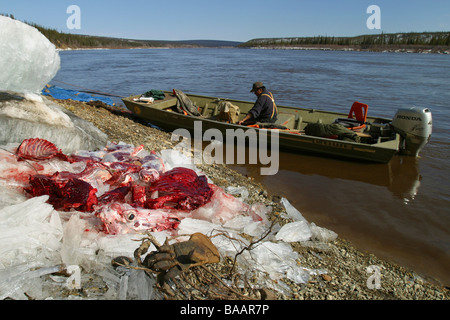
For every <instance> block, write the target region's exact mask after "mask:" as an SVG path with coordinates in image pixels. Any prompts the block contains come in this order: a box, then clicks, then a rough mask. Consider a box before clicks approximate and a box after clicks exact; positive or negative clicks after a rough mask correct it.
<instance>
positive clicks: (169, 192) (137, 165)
mask: <svg viewBox="0 0 450 320" xmlns="http://www.w3.org/2000/svg"><path fill="white" fill-rule="evenodd" d="M15 155H16V158H17V161H18V162H22V161H26V162H27V163H28V164H29V165H31V166H33V168H34V170H31V171H29V172H28V173H29V175H28V177H29V180H28V181H27V183H25V186H24V190H25V192H26V193H27V194H29V195H30V196H32V197H37V196H42V195H48V196H49V200H48V203H50V204H51V205H53V207H54V208H55V209H56V210H59V211H70V210H77V211H82V212H92V213H93V214H94V215H95V216H96V217H98V218H99V219H100V220H101V222H102V225H103V231H104V232H105V233H110V234H120V233H129V232H145V231H162V230H168V229H175V228H176V227H177V226H178V224H179V223H180V221H181V220H182V219H184V218H186V217H194V218H199V219H203V220H209V221H211V222H222V223H224V222H226V221H228V220H230V219H232V218H234V217H235V216H237V215H241V214H243V215H250V216H251V217H252V218H253V220H254V221H261V217H259V216H258V215H257V214H256V213H255V212H253V211H252V210H251V208H250V206H248V205H247V204H245V203H243V202H241V201H240V200H238V199H236V198H235V197H233V196H230V195H228V194H226V193H225V192H224V191H223V190H222V189H221V188H219V187H217V186H215V185H214V184H210V183H208V181H207V178H206V176H204V175H197V173H196V172H195V171H194V170H192V169H189V168H185V167H176V168H173V169H171V170H169V171H166V170H165V166H164V161H163V160H162V159H161V158H160V157H159V156H157V155H156V153H154V152H153V153H148V152H147V151H145V150H144V149H143V146H139V147H136V148H135V147H133V146H131V145H128V144H124V143H119V144H116V143H110V144H108V145H107V146H106V147H105V149H104V150H103V151H99V152H88V151H81V152H77V153H76V154H74V155H70V156H68V155H65V154H63V153H62V152H61V150H59V149H58V148H57V147H56V146H55V145H54V144H52V143H51V142H49V141H47V140H43V139H27V140H24V141H23V142H22V144H21V145H20V146H19V147H18V148H17V150H16V153H15ZM50 161H58V162H59V163H61V162H62V163H64V166H65V168H72V167H71V166H73V167H76V168H81V169H79V170H75V169H73V170H71V169H69V170H63V171H61V170H57V171H53V172H49V171H48V170H45V169H44V167H45V164H46V163H48V162H50ZM60 166H61V165H60ZM64 166H63V167H64ZM21 179H24V176H23V175H22V177H21Z"/></svg>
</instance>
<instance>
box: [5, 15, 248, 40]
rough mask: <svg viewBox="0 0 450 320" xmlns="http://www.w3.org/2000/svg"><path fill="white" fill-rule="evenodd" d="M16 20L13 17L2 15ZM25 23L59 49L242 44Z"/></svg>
mask: <svg viewBox="0 0 450 320" xmlns="http://www.w3.org/2000/svg"><path fill="white" fill-rule="evenodd" d="M0 15H3V16H7V17H10V18H12V19H14V16H13V15H8V14H1V13H0ZM24 22H25V23H27V24H29V25H31V26H33V27H35V28H36V29H38V30H39V31H40V32H41V33H42V34H43V35H44V36H46V37H47V38H48V39H49V40H50V42H52V43H53V44H54V45H55V46H56V47H57V48H59V49H68V48H71V49H87V48H111V49H121V48H123V49H125V48H160V47H162V48H186V47H188V48H193V47H194V48H195V47H236V46H238V45H240V44H242V42H235V41H222V40H183V41H166V40H134V39H123V38H112V37H99V36H88V35H80V34H71V33H64V32H59V31H57V30H56V29H52V28H47V27H43V26H40V25H38V24H36V23H33V22H27V21H24Z"/></svg>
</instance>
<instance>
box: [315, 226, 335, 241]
mask: <svg viewBox="0 0 450 320" xmlns="http://www.w3.org/2000/svg"><path fill="white" fill-rule="evenodd" d="M310 228H311V233H312V235H311V239H313V240H317V241H320V242H330V241H334V240H336V238H337V236H338V235H337V233H336V232H334V231H332V230H328V229H326V228H322V227H319V226H316V224H315V223H314V222H312V223H311V224H310Z"/></svg>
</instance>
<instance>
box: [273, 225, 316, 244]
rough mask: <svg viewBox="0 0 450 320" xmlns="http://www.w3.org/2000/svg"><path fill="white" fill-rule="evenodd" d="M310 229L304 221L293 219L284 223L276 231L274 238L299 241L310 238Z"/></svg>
mask: <svg viewBox="0 0 450 320" xmlns="http://www.w3.org/2000/svg"><path fill="white" fill-rule="evenodd" d="M311 235H312V233H311V229H310V228H309V226H308V224H307V223H306V222H305V221H295V222H291V223H287V224H285V225H284V226H283V227H282V228H281V229H280V231H278V233H277V235H276V236H275V239H277V240H283V241H285V242H300V241H306V240H309V239H310V238H311Z"/></svg>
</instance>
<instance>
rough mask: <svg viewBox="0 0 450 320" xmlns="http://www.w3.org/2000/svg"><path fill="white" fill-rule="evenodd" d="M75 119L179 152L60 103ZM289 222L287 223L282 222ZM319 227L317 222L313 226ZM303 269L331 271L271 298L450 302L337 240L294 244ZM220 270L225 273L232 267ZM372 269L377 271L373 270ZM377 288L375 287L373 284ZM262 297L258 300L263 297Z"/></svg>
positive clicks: (124, 122) (257, 189)
mask: <svg viewBox="0 0 450 320" xmlns="http://www.w3.org/2000/svg"><path fill="white" fill-rule="evenodd" d="M51 100H53V101H54V102H56V103H57V104H59V105H61V106H63V107H64V108H66V109H68V110H69V111H71V112H73V113H74V114H75V115H77V116H79V117H80V118H83V119H85V120H87V121H89V122H91V123H93V124H94V125H95V126H96V127H97V128H99V129H100V130H101V131H103V132H104V133H105V134H107V135H108V137H109V140H110V141H114V142H119V141H123V142H126V143H129V144H133V145H135V146H138V145H143V146H144V148H145V149H146V150H149V151H150V150H155V151H160V150H162V149H169V148H172V147H174V143H173V142H172V141H171V140H170V138H171V135H170V133H167V132H164V131H160V130H157V129H155V128H151V127H149V126H147V125H145V124H144V123H142V122H140V121H139V119H136V118H134V117H133V116H132V115H131V114H130V113H128V112H124V111H123V109H122V108H117V107H107V106H105V105H103V104H101V103H98V102H90V103H84V102H78V101H72V100H55V99H52V98H51ZM200 169H201V170H202V171H203V172H205V173H206V174H207V175H208V177H210V179H211V180H212V181H213V182H214V183H215V184H216V185H218V186H220V187H223V188H224V187H227V186H230V185H239V186H243V187H246V188H247V190H248V191H249V198H248V201H247V202H248V203H249V204H251V203H257V202H261V203H264V204H265V205H267V206H269V205H270V206H272V208H273V210H272V213H271V215H270V216H269V219H273V218H275V217H277V216H280V215H282V213H283V212H285V209H284V206H283V205H282V204H281V203H280V197H279V196H278V195H276V194H269V193H268V192H267V191H266V190H265V188H264V186H262V185H260V184H258V183H256V182H255V181H254V180H252V179H251V178H249V177H246V176H243V175H241V174H239V173H237V172H235V171H233V170H231V169H229V168H227V167H226V166H225V165H218V164H213V165H209V166H207V165H202V166H200ZM281 220H283V219H281ZM309 222H310V223H313V222H314V221H309ZM292 246H293V247H294V249H295V250H296V251H297V252H298V253H299V256H300V258H299V262H298V263H300V264H301V265H302V266H304V267H306V268H311V269H323V270H326V274H321V275H317V276H313V277H312V279H311V280H310V281H309V282H307V283H306V284H301V285H296V284H294V283H291V284H289V286H290V293H291V294H289V295H284V294H282V293H279V292H277V293H273V292H271V293H270V295H269V297H268V298H272V299H280V300H301V299H306V300H449V298H450V290H449V288H446V287H442V286H439V285H437V284H434V283H432V282H431V281H428V280H425V279H424V278H422V277H421V276H419V275H418V274H416V273H415V272H414V271H413V270H407V269H405V268H403V267H401V266H398V265H395V264H392V263H390V262H388V261H383V260H381V259H379V258H377V257H376V256H375V255H373V254H371V253H369V252H362V251H360V250H357V249H355V248H354V247H353V246H352V244H351V243H350V242H349V241H346V240H345V239H342V238H340V237H339V236H338V237H337V239H336V240H334V241H332V242H327V243H318V242H315V241H309V242H307V243H293V244H292ZM220 264H222V266H220V265H219V266H215V267H214V268H216V269H217V268H218V269H219V271H217V272H220V269H221V268H222V269H225V268H226V267H227V266H226V264H227V262H226V261H223V262H221V263H220ZM371 266H372V269H370V268H371ZM373 266H375V267H376V268H378V269H377V270H378V271H379V274H380V277H379V283H378V285H377V283H376V282H371V275H373V274H374V273H373V272H374V271H373V270H374V269H373ZM371 284H372V285H371ZM261 295H262V294H261V293H260V294H259V295H255V296H254V298H256V299H257V298H261V297H262V296H261Z"/></svg>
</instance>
